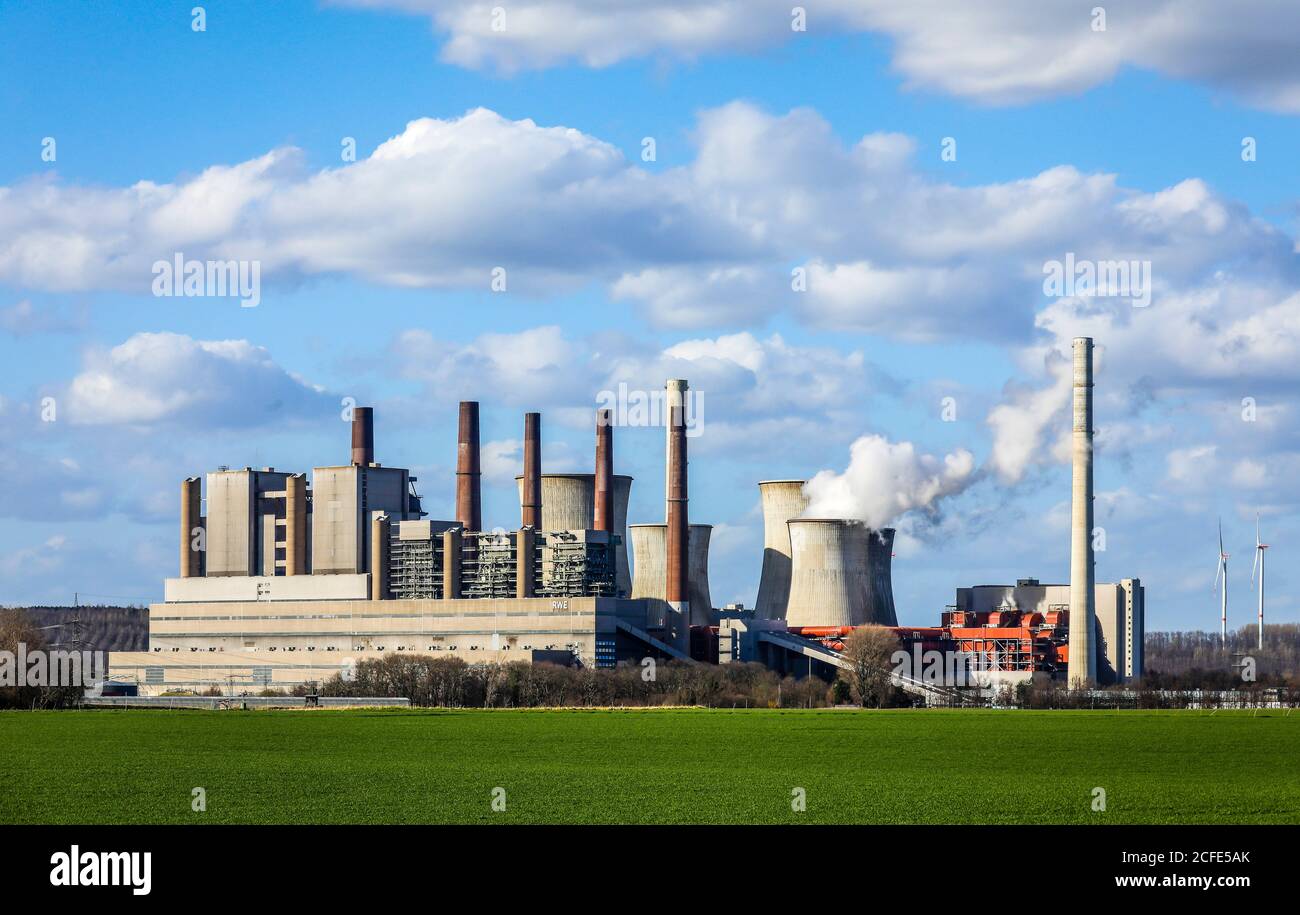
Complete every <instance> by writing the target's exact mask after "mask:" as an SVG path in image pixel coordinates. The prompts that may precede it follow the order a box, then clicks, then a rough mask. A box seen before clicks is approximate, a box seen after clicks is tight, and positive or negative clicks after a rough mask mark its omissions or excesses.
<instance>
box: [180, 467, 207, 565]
mask: <svg viewBox="0 0 1300 915" xmlns="http://www.w3.org/2000/svg"><path fill="white" fill-rule="evenodd" d="M201 486H202V482H201V481H200V479H199V478H198V477H189V478H188V479H185V480H182V481H181V578H198V577H199V575H200V574H201V568H202V567H201V566H200V564H199V560H200V559H202V556H201V555H200V554H199V551H198V550H196V549H195V548H194V529H195V528H197V527H199V526H200V524H199V518H200V514H201V513H202V511H203V508H202V491H201V489H200V487H201Z"/></svg>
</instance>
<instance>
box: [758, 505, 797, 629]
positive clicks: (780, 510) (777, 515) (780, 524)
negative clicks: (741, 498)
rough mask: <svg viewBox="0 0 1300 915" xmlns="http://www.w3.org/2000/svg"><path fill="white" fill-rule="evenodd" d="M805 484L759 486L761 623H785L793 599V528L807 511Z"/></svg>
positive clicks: (759, 595) (759, 594)
mask: <svg viewBox="0 0 1300 915" xmlns="http://www.w3.org/2000/svg"><path fill="white" fill-rule="evenodd" d="M803 485H804V481H803V480H764V481H763V482H761V483H759V484H758V494H759V497H760V498H761V499H762V501H763V574H762V577H761V578H759V580H758V600H756V601H755V602H754V616H755V617H756V618H758V619H760V620H782V619H785V604H786V601H787V600H788V599H789V597H790V528H789V527H787V526H786V522H787V521H789V520H790V519H791V518H798V517H799V516H800V515H802V514H803V513H804V510H805V509H806V508H807V507H808V498H807V497H806V496H805V495H804V494H803Z"/></svg>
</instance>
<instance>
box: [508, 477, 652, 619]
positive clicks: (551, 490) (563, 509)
mask: <svg viewBox="0 0 1300 915" xmlns="http://www.w3.org/2000/svg"><path fill="white" fill-rule="evenodd" d="M515 480H516V482H517V483H518V484H519V499H520V507H521V509H522V505H523V487H524V478H523V477H522V476H519V477H515ZM631 495H632V478H631V477H629V476H626V475H625V474H618V473H616V474H614V533H616V534H618V535H619V536H620V537H622V539H623V542H622V544H620V545H619V548H618V593H619V594H620V595H627V594H630V593H631V591H632V573H631V568H630V564H629V563H628V561H627V502H628V498H629V497H630V496H631ZM595 518H596V475H595V474H594V473H544V474H542V526H541V528H540V530H542V531H591V530H595V526H594V525H595Z"/></svg>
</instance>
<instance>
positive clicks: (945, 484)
mask: <svg viewBox="0 0 1300 915" xmlns="http://www.w3.org/2000/svg"><path fill="white" fill-rule="evenodd" d="M975 478H976V473H975V457H974V455H972V454H971V453H970V452H969V451H967V450H966V449H964V448H958V449H957V450H956V451H954V452H953V453H952V454H949V455H946V456H945V457H943V458H942V459H940V458H937V457H935V456H934V455H930V454H918V453H917V451H916V448H915V447H914V446H913V445H912V443H911V442H891V441H889V440H888V439H886V438H884V437H883V436H880V435H864V436H862V437H861V438H859V439H858V440H857V441H855V442H854V443H853V445H852V446H851V447H850V449H849V466H848V467H846V468H845V469H844V472H843V473H836V472H835V471H833V470H823V471H821V472H819V473H818V474H817V475H816V476H814V477H813V478H812V479H811V480H809V481H808V483H807V484H806V485H805V486H804V493H805V494H806V495H807V496H808V509H807V510H806V511H805V512H804V517H805V518H852V519H856V520H859V521H863V522H865V523H866V525H867V526H868V527H871V528H874V529H879V528H882V527H888V526H889V525H890V524H891V523H892V522H893V521H894V520H895V519H896V518H898V517H899V516H900V515H902V514H904V513H905V512H908V511H912V510H914V509H920V510H922V511H926V512H929V513H931V514H934V513H935V512H937V510H938V504H939V502H940V501H941V500H942V499H944V498H946V497H948V496H952V495H956V494H957V493H959V492H962V491H963V490H965V489H966V488H967V487H968V486H970V485H971V483H973V482H974V481H975Z"/></svg>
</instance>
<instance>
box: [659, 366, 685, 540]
mask: <svg viewBox="0 0 1300 915" xmlns="http://www.w3.org/2000/svg"><path fill="white" fill-rule="evenodd" d="M689 387H690V385H689V384H688V383H687V381H686V379H685V378H669V379H668V380H667V381H666V382H664V436H665V437H664V441H665V444H666V447H667V448H668V449H669V450H671V449H672V440H673V427H672V411H673V407H681V408H682V417H683V420H682V422H683V425H685V416H686V390H687V388H689ZM671 477H672V467H671V466H669V467H667V468H665V473H664V503H665V504H664V520H665V521H667V520H668V505H667V503H668V501H669V499H670V496H669V495H668V488H669V487H670V486H671V485H672V480H671Z"/></svg>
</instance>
